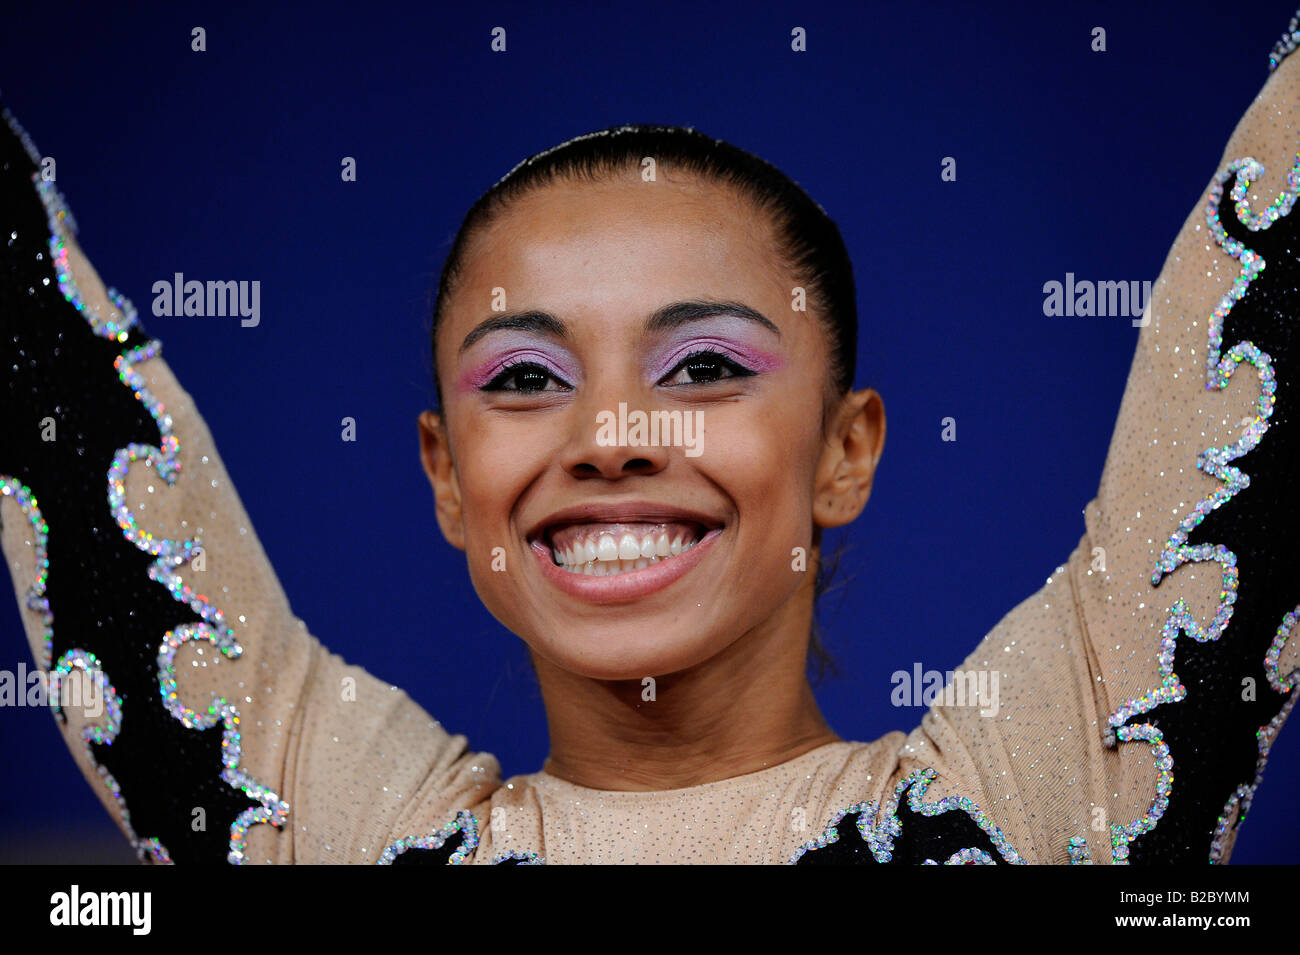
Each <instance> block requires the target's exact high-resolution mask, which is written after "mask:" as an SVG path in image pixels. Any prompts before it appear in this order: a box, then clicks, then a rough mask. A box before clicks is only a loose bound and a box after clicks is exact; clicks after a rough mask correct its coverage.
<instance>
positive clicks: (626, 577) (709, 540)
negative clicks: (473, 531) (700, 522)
mask: <svg viewBox="0 0 1300 955" xmlns="http://www.w3.org/2000/svg"><path fill="white" fill-rule="evenodd" d="M721 534H722V528H721V527H715V528H714V529H713V530H711V531H709V532H708V533H707V534H705V535H704V536H703V537H701V538H700V540H699V542H698V543H696V545H695V546H694V547H692V548H691V549H690V550H687V551H683V552H682V553H680V554H678V555H677V556H676V557H669V558H668V559H666V560H661V561H660V562H659V563H657V564H651V565H650V566H649V567H642V568H641V569H640V570H629V571H627V572H626V573H622V574H611V575H608V576H605V577H594V576H592V575H591V574H576V573H573V572H572V571H568V570H561V569H560V567H559V566H558V565H557V564H556V563H555V561H554V560H553V559H552V558H551V549H550V547H548V546H547V545H546V544H544V543H542V542H541V541H534V542H533V544H532V547H531V550H532V552H533V554H534V555H536V557H537V559H538V561H539V562H540V563H541V565H542V576H543V577H545V578H546V579H547V580H549V581H551V583H553V584H555V586H557V587H559V588H560V589H561V590H562V591H564V592H565V593H566V594H568V595H569V596H571V597H576V598H578V599H579V600H585V601H587V602H588V603H594V604H613V603H625V602H627V601H630V600H637V599H639V598H641V597H644V596H646V595H647V594H652V593H655V592H656V591H659V590H663V589H664V588H665V587H667V586H668V585H669V584H671V583H672V582H673V581H675V580H677V579H678V578H680V577H683V576H685V575H686V574H687V573H688V572H689V571H690V570H691V569H692V568H693V567H694V566H695V565H696V564H698V563H699V562H700V561H702V560H703V559H704V558H705V557H706V556H707V551H708V550H709V548H711V547H712V546H713V542H714V541H715V540H717V539H718V537H719V536H720V535H721Z"/></svg>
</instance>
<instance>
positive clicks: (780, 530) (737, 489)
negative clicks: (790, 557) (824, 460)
mask: <svg viewBox="0 0 1300 955" xmlns="http://www.w3.org/2000/svg"><path fill="white" fill-rule="evenodd" d="M705 421H706V428H705V439H706V445H705V448H706V450H705V453H704V455H703V456H701V458H700V459H699V460H700V461H701V462H703V464H702V470H703V471H705V473H706V474H707V475H709V476H711V477H712V478H713V479H714V480H715V481H716V482H717V483H718V484H719V485H720V486H721V487H723V488H724V489H725V490H726V492H727V494H728V495H729V496H730V497H732V498H733V500H734V501H735V504H736V507H737V508H738V509H739V510H740V512H741V517H742V520H743V521H744V522H745V523H748V524H750V528H749V530H750V532H751V533H752V532H753V531H754V526H755V524H757V523H758V522H759V521H758V520H756V519H761V522H762V526H763V527H765V528H767V529H770V530H771V532H772V533H773V534H774V535H776V534H779V535H780V536H782V537H785V536H789V535H790V534H792V533H796V532H798V530H799V529H801V528H802V527H803V526H805V525H807V526H809V527H810V526H811V500H812V490H811V489H812V481H813V474H814V471H815V468H816V463H817V456H818V453H819V451H820V447H821V434H820V424H821V404H820V399H817V400H815V401H808V400H807V399H806V398H804V397H803V396H801V395H799V394H787V393H784V392H782V393H780V394H776V395H773V396H772V397H771V398H769V399H766V400H764V401H762V402H755V403H752V404H750V403H746V404H744V405H733V406H731V407H730V409H725V408H718V409H710V410H708V411H706V412H705ZM743 529H744V528H742V530H743Z"/></svg>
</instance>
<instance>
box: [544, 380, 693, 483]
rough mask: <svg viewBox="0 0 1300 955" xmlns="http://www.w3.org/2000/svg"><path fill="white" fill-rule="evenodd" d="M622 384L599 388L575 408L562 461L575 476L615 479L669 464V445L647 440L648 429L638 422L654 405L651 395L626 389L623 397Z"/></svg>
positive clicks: (654, 470)
mask: <svg viewBox="0 0 1300 955" xmlns="http://www.w3.org/2000/svg"><path fill="white" fill-rule="evenodd" d="M618 390H619V389H600V390H599V394H597V393H592V394H591V395H590V396H589V397H588V399H587V400H585V401H581V402H579V403H578V406H577V407H575V408H574V412H573V414H574V418H573V425H572V433H571V435H570V438H569V443H568V446H567V447H566V448H565V449H564V452H563V454H562V464H563V467H564V469H565V470H566V471H567V472H568V473H569V474H571V475H572V476H574V477H576V478H581V479H587V478H605V479H606V480H610V481H616V480H619V479H621V478H626V477H631V476H634V475H641V476H649V475H652V474H657V473H659V472H660V471H662V470H663V469H664V468H666V467H667V466H668V450H669V449H668V448H666V447H663V446H662V444H658V443H656V444H650V443H647V442H648V439H649V437H650V434H649V430H648V429H647V428H644V427H642V428H640V429H638V428H637V427H636V425H637V422H638V421H642V422H644V421H645V420H646V419H647V418H648V416H649V413H650V412H651V411H652V410H653V406H652V405H651V404H650V403H649V402H648V401H647V400H646V398H647V397H648V396H646V395H643V394H639V393H638V394H635V395H634V394H631V393H630V392H629V390H627V389H622V397H621V398H620V397H618V396H617V392H618ZM638 391H639V390H638ZM638 416H640V417H638Z"/></svg>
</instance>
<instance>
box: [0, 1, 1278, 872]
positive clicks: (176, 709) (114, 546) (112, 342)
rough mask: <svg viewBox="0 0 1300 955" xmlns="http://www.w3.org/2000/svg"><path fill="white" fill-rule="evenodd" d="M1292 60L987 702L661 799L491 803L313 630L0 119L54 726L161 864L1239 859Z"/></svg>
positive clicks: (22, 570)
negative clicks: (84, 688) (82, 693)
mask: <svg viewBox="0 0 1300 955" xmlns="http://www.w3.org/2000/svg"><path fill="white" fill-rule="evenodd" d="M1297 44H1300V31H1298V29H1297V21H1295V20H1293V21H1292V23H1291V26H1290V27H1289V29H1288V31H1287V33H1286V34H1284V36H1283V39H1282V40H1281V41H1280V42H1279V43H1278V45H1277V46H1276V47H1275V49H1274V51H1273V55H1272V57H1271V59H1270V69H1271V70H1272V71H1273V72H1272V75H1271V76H1270V78H1269V81H1268V83H1267V84H1266V85H1265V87H1264V89H1263V90H1262V92H1261V93H1260V95H1259V97H1258V98H1257V99H1256V101H1255V102H1254V104H1253V105H1252V106H1251V107H1250V109H1249V110H1248V111H1247V113H1246V114H1245V116H1244V117H1243V119H1242V121H1241V123H1240V124H1239V126H1238V128H1237V129H1236V131H1235V132H1234V134H1233V136H1232V139H1231V140H1230V142H1229V144H1228V148H1227V150H1226V152H1225V154H1224V157H1223V161H1222V162H1221V164H1220V166H1219V171H1218V173H1217V174H1216V175H1215V176H1214V177H1213V179H1212V181H1211V183H1210V184H1209V186H1208V188H1207V190H1206V192H1205V194H1204V195H1203V197H1202V198H1201V199H1200V200H1199V201H1198V202H1197V205H1196V207H1195V208H1194V209H1193V210H1192V212H1191V214H1190V215H1189V216H1188V219H1187V220H1186V222H1185V224H1184V226H1183V228H1182V230H1181V231H1180V233H1179V235H1178V238H1177V240H1176V241H1175V244H1174V246H1173V248H1172V249H1171V251H1170V253H1169V256H1168V259H1167V260H1166V262H1165V265H1164V268H1163V270H1162V272H1161V275H1160V278H1159V280H1158V282H1157V283H1156V285H1155V287H1154V289H1153V292H1152V294H1151V296H1150V297H1149V298H1150V302H1151V304H1150V306H1149V309H1148V312H1147V314H1146V316H1145V317H1144V318H1145V321H1146V324H1145V326H1144V327H1143V328H1142V331H1141V334H1140V337H1139V342H1138V347H1137V353H1136V355H1135V357H1134V361H1133V365H1132V369H1131V371H1130V374H1129V379H1128V384H1127V387H1126V390H1125V394H1124V399H1123V404H1122V407H1121V409H1120V413H1119V418H1118V421H1117V424H1116V428H1115V432H1114V436H1113V439H1112V443H1111V447H1110V451H1109V454H1108V457H1107V460H1106V464H1105V469H1104V472H1103V475H1102V480H1101V485H1100V488H1099V490H1098V492H1097V496H1096V498H1095V499H1094V500H1093V501H1092V502H1091V503H1090V504H1089V506H1088V507H1087V509H1086V511H1085V527H1086V532H1085V534H1084V536H1083V538H1082V539H1081V541H1080V542H1079V545H1078V547H1077V548H1076V549H1075V550H1074V552H1073V553H1072V554H1071V555H1070V557H1069V559H1068V560H1067V561H1066V562H1065V563H1064V564H1063V565H1062V566H1060V567H1058V568H1057V569H1056V570H1055V572H1054V573H1053V574H1052V576H1051V577H1050V578H1049V579H1048V580H1047V583H1046V585H1045V586H1044V587H1043V588H1042V589H1041V590H1039V591H1038V592H1037V593H1036V594H1034V595H1033V596H1032V597H1030V598H1029V599H1028V600H1026V601H1024V602H1023V603H1022V604H1020V605H1019V606H1018V607H1016V608H1015V609H1014V610H1012V611H1011V612H1010V613H1009V614H1008V615H1007V616H1006V617H1005V618H1004V619H1003V620H1002V621H1001V622H1000V623H999V624H998V626H997V627H995V628H994V630H993V631H992V632H990V633H989V634H988V636H987V637H986V638H985V639H984V640H983V641H982V642H981V643H980V644H979V645H978V646H977V647H976V648H975V650H974V652H972V653H971V654H970V656H969V657H968V658H967V660H966V662H965V664H963V669H965V670H973V671H978V670H981V669H982V670H989V668H991V667H992V668H996V670H997V671H998V672H999V674H1000V687H999V706H998V711H997V714H996V716H995V717H987V716H983V715H981V710H980V708H979V707H977V706H959V705H944V701H940V702H939V703H937V704H936V705H935V706H933V707H932V708H931V709H930V710H929V712H928V713H927V714H926V715H925V716H924V718H923V719H922V721H921V724H920V726H918V727H916V728H915V729H913V730H912V731H911V733H909V734H904V733H902V732H893V733H889V734H888V735H886V736H884V737H882V738H880V739H878V740H876V741H874V742H870V743H862V742H836V743H831V744H828V745H825V746H821V747H819V748H817V749H814V750H812V751H810V752H807V753H805V754H804V755H802V756H800V757H798V758H796V759H793V760H790V761H789V762H786V763H783V764H780V765H776V766H771V767H768V768H766V769H763V770H761V771H759V772H754V773H750V774H748V775H744V776H740V777H736V778H732V779H726V780H721V781H717V782H712V783H707V784H705V785H701V786H694V787H691V788H687V789H679V790H672V791H666V792H607V791H600V790H593V789H587V788H584V787H581V786H577V785H574V784H572V783H569V782H566V781H564V780H561V779H559V778H556V777H553V776H550V775H548V774H546V773H534V774H531V775H526V776H519V777H515V778H513V779H511V780H508V781H505V782H503V781H502V780H501V778H500V769H499V766H498V763H497V761H496V759H495V758H494V757H492V756H491V755H488V754H484V753H476V752H474V751H472V750H471V749H470V748H468V746H467V741H466V739H465V738H464V737H463V736H458V735H451V734H449V733H447V732H446V731H445V730H444V729H443V728H442V727H441V726H440V725H439V724H438V723H437V722H436V721H435V720H434V719H432V718H431V717H430V716H429V715H428V714H427V713H425V712H424V711H423V710H422V709H421V708H420V707H419V706H417V705H416V704H415V703H414V702H413V701H412V700H411V699H410V698H409V697H407V696H406V695H405V694H404V693H402V692H401V691H400V690H398V689H397V688H395V687H390V686H389V685H387V684H386V683H382V682H381V681H379V680H377V679H375V678H374V677H372V676H370V675H369V674H367V673H365V672H364V671H362V670H360V669H358V668H356V667H351V666H348V665H347V664H346V663H345V662H344V661H343V660H342V659H340V658H339V657H338V656H335V655H333V654H331V653H329V652H328V651H327V650H326V649H325V648H324V647H323V646H322V645H321V644H320V643H319V642H318V641H317V640H316V639H315V638H314V637H313V636H312V635H311V634H310V633H309V632H308V631H307V628H306V626H305V625H304V623H303V622H302V621H301V620H299V619H297V618H296V617H295V616H294V615H293V613H292V612H291V610H290V607H289V604H288V601H287V599H286V597H285V595H284V593H283V592H282V590H281V589H280V586H279V584H278V582H277V580H276V577H275V575H274V573H273V571H272V568H271V567H270V565H269V563H268V561H267V558H266V555H265V554H264V553H263V551H262V548H261V546H260V545H259V543H258V540H257V537H256V535H255V534H254V533H253V529H252V526H251V523H250V521H249V519H248V516H247V514H246V512H245V511H244V508H243V506H242V505H241V503H240V500H239V498H238V496H237V495H236V493H235V491H234V489H233V487H232V486H231V482H230V479H229V476H228V475H227V473H226V471H225V469H224V467H223V465H222V462H221V458H220V456H219V455H218V453H217V449H216V447H215V445H214V444H213V440H212V437H211V435H210V434H209V433H208V430H207V428H206V426H205V425H204V422H203V419H202V418H201V417H200V416H199V414H198V412H197V410H196V409H195V407H194V403H193V402H192V400H191V399H190V397H189V395H188V394H187V393H186V392H185V391H184V390H183V389H182V388H181V387H180V385H179V384H178V383H177V381H176V379H175V377H174V376H173V375H172V372H171V370H170V369H169V367H168V366H167V364H166V362H165V361H164V360H163V359H162V357H161V356H160V354H159V352H160V347H161V346H160V345H159V344H158V342H156V341H155V340H153V339H151V338H150V337H149V336H148V335H147V334H146V333H145V332H144V330H143V328H142V327H141V325H140V323H139V321H138V320H137V317H136V313H135V311H134V309H133V308H132V306H131V304H130V303H129V302H128V301H127V300H126V299H124V298H122V297H121V296H118V295H117V294H116V293H111V292H110V291H108V290H106V289H105V288H104V286H103V285H102V283H101V282H100V280H99V278H98V276H97V275H96V274H95V272H94V270H93V269H92V268H91V267H90V265H89V263H88V262H87V261H86V260H85V259H84V258H83V257H82V255H81V252H80V250H79V249H78V248H77V246H76V243H75V239H74V235H75V226H74V224H73V221H72V218H71V216H70V213H69V212H68V210H67V208H66V206H65V205H64V203H63V200H62V198H61V196H60V195H59V193H58V192H57V190H56V189H55V188H54V187H53V185H52V184H50V183H47V182H45V181H43V179H42V176H41V172H40V164H39V154H38V153H37V152H36V150H35V148H34V147H33V145H32V144H31V141H30V140H29V139H28V138H27V137H26V135H25V134H24V133H23V132H22V130H21V129H20V128H19V127H18V125H17V123H16V122H15V121H14V120H13V119H12V117H8V115H7V114H6V116H7V119H8V127H7V128H6V129H4V130H0V167H2V168H0V190H3V195H4V210H5V213H4V215H5V221H4V222H3V223H2V225H3V228H4V233H5V236H6V245H5V248H4V269H3V273H2V274H0V348H3V359H4V360H3V362H2V363H0V364H2V365H3V367H4V369H5V370H4V376H5V379H6V380H5V391H4V402H5V413H4V415H0V518H3V530H2V531H0V543H2V544H3V551H4V558H5V561H6V563H7V565H8V566H9V568H10V571H11V574H12V577H13V583H14V588H15V593H16V595H17V597H18V600H19V602H20V605H21V608H22V611H21V612H22V614H23V619H24V622H25V626H26V629H27V634H28V637H29V640H30V644H31V648H32V652H33V655H34V657H35V659H36V661H37V663H38V664H39V665H40V666H41V667H42V668H44V669H45V670H47V671H49V672H50V674H51V681H52V683H53V684H55V685H60V681H67V682H68V683H69V684H70V683H71V682H72V681H71V679H70V676H69V675H70V674H72V673H73V672H74V671H83V673H84V674H86V675H88V676H87V678H88V679H90V680H93V681H95V685H96V686H97V687H99V688H100V690H101V691H102V694H103V696H104V699H105V701H106V706H105V708H104V712H103V714H102V715H101V716H99V717H98V718H97V719H94V720H89V721H87V720H85V719H83V718H81V717H80V716H79V715H78V714H75V713H72V712H71V708H69V709H68V711H67V712H60V719H61V725H62V727H63V732H64V734H65V736H66V738H67V741H68V744H69V746H70V747H71V748H72V750H73V754H74V756H75V758H76V760H77V761H78V763H79V765H80V766H81V768H82V770H83V772H84V773H85V774H86V776H87V778H88V779H90V781H91V784H92V785H93V786H94V787H95V788H96V791H97V792H98V793H99V795H100V797H101V799H102V800H103V802H104V804H105V805H106V806H107V808H108V810H109V811H110V813H112V814H113V816H114V818H116V819H117V820H118V821H119V822H120V825H121V827H122V829H123V830H124V832H125V833H126V835H127V836H128V838H129V839H130V840H131V842H132V844H133V845H134V847H135V848H136V851H137V852H138V853H139V855H140V856H141V858H142V859H146V860H151V861H156V862H205V861H206V862H213V861H223V860H224V861H229V862H231V863H245V862H277V863H292V862H338V863H342V862H347V863H376V862H378V863H398V864H443V863H467V862H476V863H497V862H506V863H511V864H535V863H541V862H549V863H572V862H732V863H757V862H767V863H784V862H797V863H800V864H818V863H862V864H882V863H911V864H930V863H979V864H1019V863H1026V862H1030V863H1066V862H1071V863H1082V862H1114V863H1184V862H1201V863H1203V862H1206V861H1209V862H1216V861H1224V860H1226V859H1227V858H1228V856H1229V854H1230V853H1231V850H1232V846H1233V842H1234V840H1235V836H1236V832H1237V826H1238V823H1239V821H1240V820H1241V819H1242V817H1243V816H1244V815H1245V813H1246V810H1247V809H1248V807H1249V804H1250V801H1251V798H1252V796H1253V794H1254V791H1255V788H1256V786H1257V785H1258V783H1259V781H1260V778H1261V775H1262V773H1263V769H1264V763H1265V760H1266V758H1267V756H1268V752H1269V747H1270V745H1271V744H1272V741H1273V740H1274V738H1275V736H1276V734H1277V732H1278V730H1279V729H1280V727H1281V725H1282V723H1283V721H1284V720H1285V719H1286V716H1287V715H1288V713H1289V711H1290V709H1291V706H1292V704H1293V703H1294V701H1295V688H1294V681H1295V672H1294V671H1295V670H1296V668H1297V663H1296V659H1295V647H1294V646H1293V645H1292V643H1291V642H1290V638H1291V636H1292V635H1293V633H1295V629H1296V627H1297V624H1298V622H1300V607H1298V606H1297V602H1298V601H1300V585H1297V582H1296V578H1295V564H1294V560H1293V558H1292V557H1291V552H1290V550H1289V546H1290V545H1289V542H1290V541H1292V540H1294V539H1295V535H1296V533H1297V531H1298V530H1300V528H1297V526H1296V525H1297V510H1296V508H1295V507H1294V505H1293V502H1292V500H1291V499H1290V498H1291V495H1289V494H1288V491H1287V488H1286V482H1287V481H1289V480H1290V479H1291V472H1292V471H1293V470H1294V467H1295V464H1296V462H1297V461H1300V430H1298V427H1300V426H1298V425H1297V422H1296V421H1295V416H1296V410H1295V409H1296V408H1297V407H1300V376H1297V374H1296V372H1295V368H1296V366H1297V365H1300V345H1298V344H1297V342H1296V328H1297V323H1296V322H1295V319H1294V316H1295V315H1296V313H1297V312H1300V287H1298V286H1300V259H1298V258H1297V253H1298V252H1300V248H1298V247H1297V237H1296V235H1295V234H1294V233H1296V231H1297V229H1296V226H1297V221H1296V219H1295V216H1294V215H1293V204H1294V202H1295V199H1296V196H1297V192H1300V155H1297V147H1300V136H1298V135H1297V132H1296V130H1297V129H1300V58H1292V57H1288V56H1287V54H1289V53H1290V52H1291V50H1293V49H1294V48H1295V47H1296V46H1297ZM1292 119H1295V120H1297V121H1298V122H1297V123H1295V124H1292V123H1291V120H1292ZM1252 183H1255V184H1256V185H1255V186H1254V188H1255V190H1256V193H1257V194H1258V195H1263V196H1267V197H1272V196H1276V198H1275V199H1273V201H1272V202H1271V203H1270V204H1267V205H1266V206H1265V205H1264V202H1263V201H1261V200H1260V199H1258V198H1253V199H1248V195H1249V193H1250V191H1251V188H1252V186H1251V184H1252ZM1265 266H1267V268H1265ZM47 418H50V419H52V420H55V421H56V422H57V427H58V433H59V439H58V440H57V441H56V442H43V441H42V439H41V433H42V428H43V427H44V424H43V423H44V422H45V420H46V419H47ZM154 485H157V488H156V493H155V487H154ZM106 505H107V506H106ZM200 562H203V563H202V564H200ZM200 566H202V567H204V569H203V570H202V575H201V576H199V575H198V574H197V573H196V571H197V568H198V567H200ZM200 579H201V580H202V582H203V583H202V587H203V591H202V593H200V592H198V590H197V583H196V581H197V580H200ZM349 681H352V682H351V683H349ZM1246 686H1249V687H1250V688H1251V689H1250V691H1249V692H1245V691H1243V687H1246ZM340 687H349V688H350V692H349V693H341V692H340ZM162 753H165V754H167V756H166V757H165V758H164V757H160V756H159V754H162ZM1175 767H1176V777H1175ZM199 806H201V807H204V809H205V812H206V814H207V818H208V821H209V822H208V824H207V825H206V826H204V827H195V826H192V825H191V815H192V811H193V807H199Z"/></svg>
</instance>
